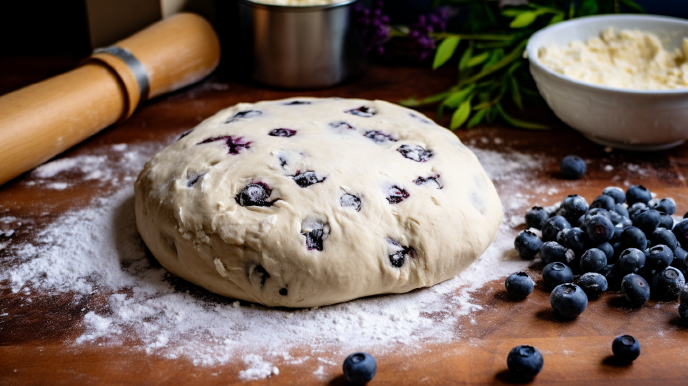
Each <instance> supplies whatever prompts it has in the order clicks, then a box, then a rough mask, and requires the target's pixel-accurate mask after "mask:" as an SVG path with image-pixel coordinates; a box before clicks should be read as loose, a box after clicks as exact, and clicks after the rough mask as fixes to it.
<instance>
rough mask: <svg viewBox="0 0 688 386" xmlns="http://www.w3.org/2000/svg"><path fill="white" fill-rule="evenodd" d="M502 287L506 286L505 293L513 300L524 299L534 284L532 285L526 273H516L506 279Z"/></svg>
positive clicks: (531, 290)
mask: <svg viewBox="0 0 688 386" xmlns="http://www.w3.org/2000/svg"><path fill="white" fill-rule="evenodd" d="M504 285H505V286H506V291H507V292H508V293H509V295H511V296H512V297H513V298H514V299H524V298H525V297H526V296H528V295H530V293H531V292H533V287H534V286H535V283H533V280H532V279H531V278H530V276H528V274H527V273H525V272H516V273H514V274H512V275H511V276H509V277H507V278H506V281H505V282H504Z"/></svg>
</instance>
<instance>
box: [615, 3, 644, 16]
mask: <svg viewBox="0 0 688 386" xmlns="http://www.w3.org/2000/svg"><path fill="white" fill-rule="evenodd" d="M619 4H621V5H623V6H624V8H626V9H627V10H629V11H631V12H636V13H645V10H644V9H643V7H641V6H640V5H638V3H636V2H635V1H633V0H619Z"/></svg>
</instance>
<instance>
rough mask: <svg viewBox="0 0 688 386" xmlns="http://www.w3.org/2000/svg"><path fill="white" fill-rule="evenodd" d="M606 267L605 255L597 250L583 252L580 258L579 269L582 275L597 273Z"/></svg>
mask: <svg viewBox="0 0 688 386" xmlns="http://www.w3.org/2000/svg"><path fill="white" fill-rule="evenodd" d="M606 266H607V255H605V253H604V252H602V251H600V250H599V249H597V248H591V249H588V250H587V251H585V253H584V254H583V256H581V261H580V267H581V271H583V273H587V272H599V271H601V270H602V268H604V267H606Z"/></svg>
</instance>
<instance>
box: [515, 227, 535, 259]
mask: <svg viewBox="0 0 688 386" xmlns="http://www.w3.org/2000/svg"><path fill="white" fill-rule="evenodd" d="M514 247H516V251H518V254H519V255H520V256H521V258H523V259H532V258H533V257H535V255H537V253H538V252H539V251H540V248H542V240H540V238H539V237H537V235H536V234H535V233H533V232H531V231H528V230H525V231H522V232H520V233H519V234H518V236H516V240H515V241H514Z"/></svg>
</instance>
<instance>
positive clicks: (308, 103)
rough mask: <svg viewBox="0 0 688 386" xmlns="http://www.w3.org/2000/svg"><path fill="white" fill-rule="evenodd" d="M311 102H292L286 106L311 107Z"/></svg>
mask: <svg viewBox="0 0 688 386" xmlns="http://www.w3.org/2000/svg"><path fill="white" fill-rule="evenodd" d="M310 104H311V102H308V101H290V102H287V103H285V104H284V105H285V106H297V105H310Z"/></svg>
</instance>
